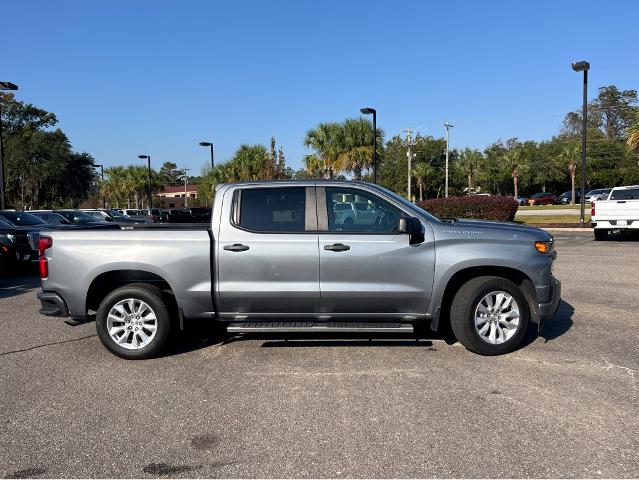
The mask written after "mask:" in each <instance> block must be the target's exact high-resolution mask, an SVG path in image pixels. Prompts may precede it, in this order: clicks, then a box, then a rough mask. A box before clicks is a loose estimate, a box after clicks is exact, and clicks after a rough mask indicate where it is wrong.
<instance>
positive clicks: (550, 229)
mask: <svg viewBox="0 0 639 480" xmlns="http://www.w3.org/2000/svg"><path fill="white" fill-rule="evenodd" d="M538 228H541V229H542V230H546V231H547V232H579V233H588V234H591V235H592V230H593V229H592V228H590V227H587V228H564V227H554V228H553V227H548V228H544V227H538Z"/></svg>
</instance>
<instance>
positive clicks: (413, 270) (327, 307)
mask: <svg viewBox="0 0 639 480" xmlns="http://www.w3.org/2000/svg"><path fill="white" fill-rule="evenodd" d="M317 199H318V210H319V211H322V212H325V215H320V216H319V218H320V225H319V228H320V230H324V231H320V235H319V256H320V295H321V299H320V312H321V313H324V314H331V315H335V316H339V314H347V315H352V314H376V315H377V314H381V315H384V314H390V315H389V316H403V315H406V316H411V315H415V314H424V313H425V312H426V309H427V307H428V304H429V301H430V296H431V292H432V287H433V275H434V262H435V250H434V241H433V236H432V233H431V231H430V228H425V240H424V242H421V243H418V244H414V245H410V244H409V236H408V235H406V234H400V233H398V224H399V219H400V218H401V217H402V216H404V217H407V216H410V214H409V213H407V212H405V211H403V209H402V208H400V207H399V206H398V205H395V204H393V203H392V202H391V201H390V199H389V200H387V199H384V198H381V196H380V195H379V194H377V193H375V192H373V191H370V190H366V189H365V188H364V187H362V188H351V187H318V188H317ZM349 203H350V204H353V206H354V210H355V211H356V212H364V213H365V215H360V216H359V218H358V220H357V221H355V222H351V221H347V220H346V217H344V216H343V215H339V213H337V211H336V209H335V207H336V206H339V205H343V204H349ZM340 208H343V207H340ZM322 223H324V225H322Z"/></svg>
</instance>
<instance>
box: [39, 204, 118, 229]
mask: <svg viewBox="0 0 639 480" xmlns="http://www.w3.org/2000/svg"><path fill="white" fill-rule="evenodd" d="M29 213H32V214H33V215H43V216H47V217H48V216H49V215H50V214H51V213H55V214H57V215H60V216H62V217H64V218H65V219H66V220H67V221H68V222H69V223H70V224H71V226H76V227H77V226H82V227H102V228H119V227H118V226H117V225H116V224H113V223H109V222H105V221H102V220H96V219H95V218H93V217H92V216H91V215H88V214H86V213H85V212H82V211H80V210H71V209H60V210H32V211H30V212H29Z"/></svg>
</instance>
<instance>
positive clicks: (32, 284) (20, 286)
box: [0, 272, 40, 299]
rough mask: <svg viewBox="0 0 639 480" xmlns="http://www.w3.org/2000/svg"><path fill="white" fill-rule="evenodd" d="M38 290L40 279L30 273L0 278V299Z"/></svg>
mask: <svg viewBox="0 0 639 480" xmlns="http://www.w3.org/2000/svg"><path fill="white" fill-rule="evenodd" d="M37 288H40V277H37V276H34V275H33V274H32V273H31V272H26V273H21V274H15V275H12V276H2V277H0V299H2V298H9V297H13V296H15V295H20V294H21V293H25V292H29V291H32V290H35V289H37Z"/></svg>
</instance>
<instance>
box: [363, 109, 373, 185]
mask: <svg viewBox="0 0 639 480" xmlns="http://www.w3.org/2000/svg"><path fill="white" fill-rule="evenodd" d="M359 111H360V112H362V113H363V114H364V115H371V114H372V115H373V183H375V184H377V110H375V109H374V108H370V107H366V108H360V110H359Z"/></svg>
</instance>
